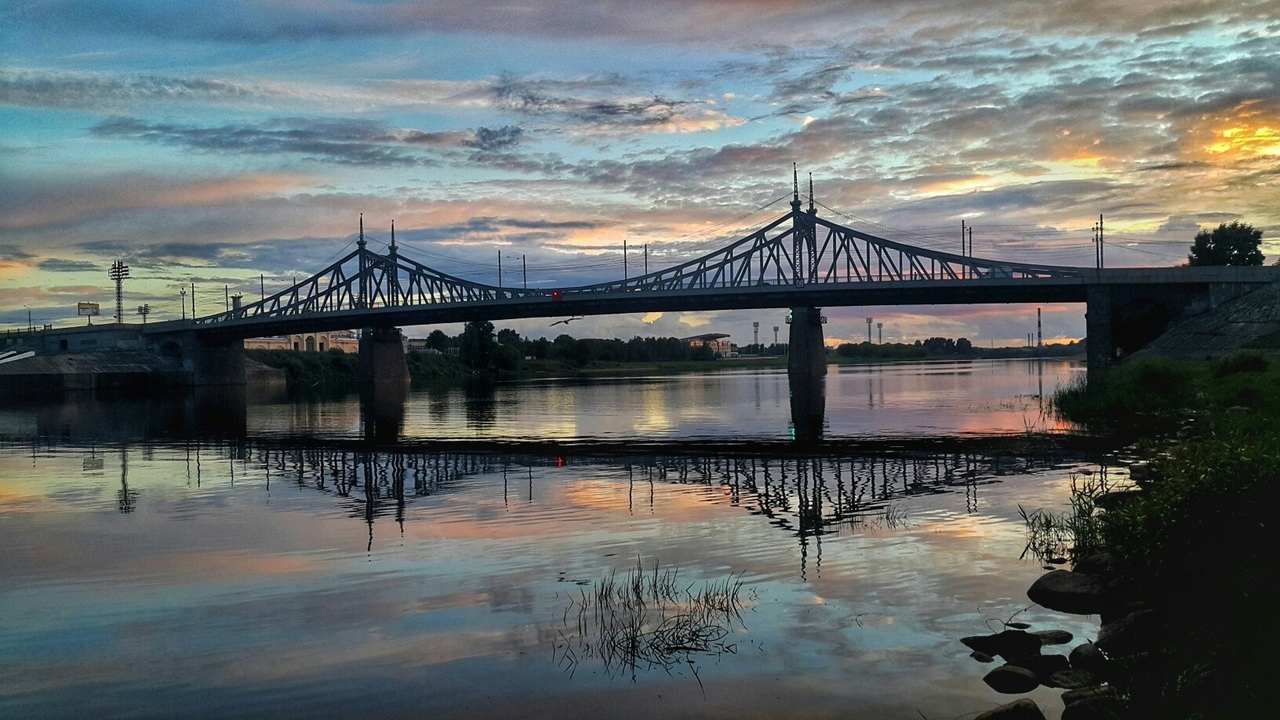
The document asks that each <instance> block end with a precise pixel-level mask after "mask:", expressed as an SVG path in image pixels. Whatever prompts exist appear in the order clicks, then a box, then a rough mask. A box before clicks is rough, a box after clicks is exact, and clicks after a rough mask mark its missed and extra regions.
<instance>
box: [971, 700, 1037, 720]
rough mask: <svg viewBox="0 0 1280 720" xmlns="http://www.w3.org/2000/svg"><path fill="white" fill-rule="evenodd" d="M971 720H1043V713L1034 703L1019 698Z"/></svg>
mask: <svg viewBox="0 0 1280 720" xmlns="http://www.w3.org/2000/svg"><path fill="white" fill-rule="evenodd" d="M973 720H1044V713H1042V712H1040V707H1039V706H1038V705H1036V704H1035V702H1034V701H1032V700H1028V699H1026V698H1019V699H1017V700H1014V701H1013V702H1011V703H1009V704H1007V705H1001V706H1000V707H998V708H995V709H992V710H988V711H986V712H984V713H982V714H981V715H979V716H977V717H975V718H974V719H973Z"/></svg>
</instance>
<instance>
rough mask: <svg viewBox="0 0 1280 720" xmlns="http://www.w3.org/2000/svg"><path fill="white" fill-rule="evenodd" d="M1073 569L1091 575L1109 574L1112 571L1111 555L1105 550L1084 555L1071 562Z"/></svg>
mask: <svg viewBox="0 0 1280 720" xmlns="http://www.w3.org/2000/svg"><path fill="white" fill-rule="evenodd" d="M1071 570H1072V572H1078V573H1087V574H1089V575H1108V574H1110V573H1111V556H1110V555H1109V554H1107V553H1104V552H1099V553H1093V554H1092V555H1084V556H1082V557H1079V558H1076V560H1075V562H1073V563H1071Z"/></svg>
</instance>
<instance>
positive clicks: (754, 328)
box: [751, 320, 760, 351]
mask: <svg viewBox="0 0 1280 720" xmlns="http://www.w3.org/2000/svg"><path fill="white" fill-rule="evenodd" d="M751 334H752V335H753V336H755V339H754V340H753V341H752V342H754V343H755V345H756V350H757V351H759V350H760V321H759V320H752V321H751Z"/></svg>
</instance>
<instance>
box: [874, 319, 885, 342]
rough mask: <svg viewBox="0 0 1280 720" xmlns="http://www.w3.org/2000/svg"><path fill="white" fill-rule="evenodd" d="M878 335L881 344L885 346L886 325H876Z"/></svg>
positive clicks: (880, 323)
mask: <svg viewBox="0 0 1280 720" xmlns="http://www.w3.org/2000/svg"><path fill="white" fill-rule="evenodd" d="M876 333H877V334H878V335H879V344H881V345H883V344H884V323H882V322H878V323H876Z"/></svg>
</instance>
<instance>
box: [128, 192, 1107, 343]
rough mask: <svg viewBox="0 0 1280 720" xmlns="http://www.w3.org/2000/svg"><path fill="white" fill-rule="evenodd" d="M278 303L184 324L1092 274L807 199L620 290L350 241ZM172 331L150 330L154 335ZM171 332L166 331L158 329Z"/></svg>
mask: <svg viewBox="0 0 1280 720" xmlns="http://www.w3.org/2000/svg"><path fill="white" fill-rule="evenodd" d="M356 244H357V247H356V249H355V250H354V251H352V252H351V253H349V254H347V255H346V256H345V257H343V258H341V259H340V260H338V261H336V262H334V263H333V264H332V265H330V266H328V267H326V268H324V269H323V270H321V271H320V272H318V273H316V274H315V275H312V276H311V277H309V278H307V279H305V280H303V281H301V282H299V283H297V284H296V285H294V286H293V287H290V288H288V289H287V290H284V291H283V292H279V293H276V294H274V295H271V296H268V297H265V298H263V299H262V300H260V301H258V302H253V303H247V304H245V305H243V306H240V307H237V308H233V309H231V310H230V311H227V312H222V313H218V314H215V315H209V316H205V317H200V318H196V319H194V320H191V321H186V326H187V327H189V328H191V329H195V330H197V331H200V332H202V334H203V333H205V332H207V333H210V334H215V335H220V336H224V337H239V338H247V337H257V336H262V335H278V334H286V333H294V332H317V331H324V330H337V329H346V328H359V327H397V326H406V325H431V324H441V323H448V322H460V321H468V320H502V319H513V318H530V317H564V316H570V315H604V314H618V313H632V312H654V311H657V312H662V311H692V310H724V309H734V308H739V309H746V308H781V307H821V306H864V305H865V306H869V305H888V304H894V305H898V304H938V303H975V302H1053V301H1075V302H1082V301H1084V299H1085V297H1084V289H1083V288H1084V284H1085V282H1086V279H1087V278H1088V277H1091V276H1096V275H1097V274H1098V272H1099V271H1097V270H1094V269H1091V268H1073V267H1060V266H1053V265H1034V264H1027V263H1012V262H1006V261H1001V260H988V259H983V258H977V257H970V256H965V255H956V254H952V253H947V252H941V251H938V250H929V249H924V248H918V247H913V246H911V245H907V244H905V243H901V242H896V241H893V240H888V239H886V238H882V237H877V236H875V235H871V234H868V233H865V232H862V231H860V230H855V229H852V228H848V227H845V226H843V225H840V224H837V223H835V222H832V221H830V220H827V219H826V218H822V217H818V214H817V209H816V208H815V207H814V204H813V200H812V197H811V198H810V201H809V207H808V209H803V208H802V203H801V201H800V196H799V192H798V190H797V191H796V192H795V193H794V195H793V199H792V201H791V210H790V212H788V213H786V214H785V215H783V216H782V217H779V218H777V219H776V220H774V221H772V222H770V223H768V224H767V225H765V226H764V227H762V228H760V229H759V230H757V231H755V232H753V233H751V234H750V235H747V236H746V237H743V238H741V239H739V240H737V241H735V242H733V243H731V244H729V245H728V246H726V247H724V248H722V249H720V250H717V251H715V252H712V253H710V254H707V255H704V256H702V257H699V258H697V259H694V260H690V261H688V262H685V263H682V264H679V265H675V266H673V267H668V268H665V269H661V270H657V271H655V272H651V273H647V274H644V275H640V276H638V277H630V278H625V279H622V280H617V281H612V282H604V283H597V284H594V285H584V286H577V287H563V288H555V289H526V288H509V287H496V286H493V285H487V284H483V283H477V282H472V281H470V280H465V279H463V278H460V277H456V276H454V275H450V274H448V273H444V272H441V271H439V270H436V269H434V268H431V267H429V266H427V265H425V264H423V263H421V262H418V261H416V260H414V259H412V258H410V257H407V256H405V255H404V254H402V253H401V251H400V248H399V247H398V246H397V245H396V243H395V235H394V230H393V231H392V236H391V243H390V245H389V247H388V250H387V253H386V254H379V253H377V252H375V251H373V250H370V249H369V247H368V243H367V242H366V241H365V239H364V233H363V221H362V224H361V234H360V239H359V241H358V242H357V243H356ZM171 325H172V323H153V324H152V326H151V327H152V328H154V329H155V330H156V331H161V330H164V329H166V328H165V326H171ZM167 329H173V328H167Z"/></svg>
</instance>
